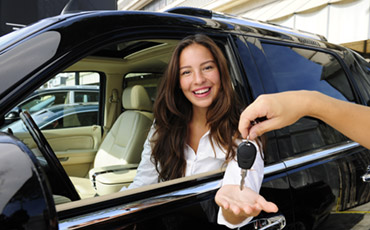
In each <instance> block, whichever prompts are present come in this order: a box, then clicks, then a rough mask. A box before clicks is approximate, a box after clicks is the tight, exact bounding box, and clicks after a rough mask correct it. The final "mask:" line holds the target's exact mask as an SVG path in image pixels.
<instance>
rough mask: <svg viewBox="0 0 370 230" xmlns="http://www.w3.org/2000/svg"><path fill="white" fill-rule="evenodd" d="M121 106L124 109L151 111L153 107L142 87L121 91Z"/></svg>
mask: <svg viewBox="0 0 370 230" xmlns="http://www.w3.org/2000/svg"><path fill="white" fill-rule="evenodd" d="M122 106H123V108H125V109H133V110H144V111H152V108H153V105H152V101H151V100H150V98H149V95H148V93H147V92H146V90H145V88H144V87H143V86H142V85H134V86H130V87H127V88H126V89H124V90H123V94H122Z"/></svg>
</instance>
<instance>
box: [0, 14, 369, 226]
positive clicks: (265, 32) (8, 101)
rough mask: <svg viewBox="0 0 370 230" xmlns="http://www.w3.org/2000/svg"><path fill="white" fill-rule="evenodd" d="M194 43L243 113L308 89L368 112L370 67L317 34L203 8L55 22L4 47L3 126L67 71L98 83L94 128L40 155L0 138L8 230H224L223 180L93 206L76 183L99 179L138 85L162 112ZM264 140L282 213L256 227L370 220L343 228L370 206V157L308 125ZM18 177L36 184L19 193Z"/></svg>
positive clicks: (268, 188)
mask: <svg viewBox="0 0 370 230" xmlns="http://www.w3.org/2000/svg"><path fill="white" fill-rule="evenodd" d="M195 33H204V34H207V35H208V36H210V37H211V38H212V39H214V40H215V41H216V43H217V44H218V45H219V46H220V48H221V49H222V51H223V52H224V54H225V56H226V58H227V60H228V64H229V69H230V74H231V78H232V79H231V81H232V84H233V87H234V89H235V92H236V93H237V95H238V96H239V98H240V101H241V102H242V103H243V104H244V105H245V106H247V105H248V104H250V103H251V102H252V101H253V100H255V99H256V98H257V97H258V96H259V95H261V94H265V93H275V92H282V91H287V90H300V89H305V90H317V91H321V92H323V93H325V94H328V95H330V96H333V97H336V98H339V99H341V100H346V101H350V102H353V103H358V104H362V105H368V104H369V101H370V81H369V78H370V74H369V72H370V71H369V66H370V65H369V63H367V62H366V61H365V60H364V59H362V58H361V57H360V56H359V55H357V54H356V53H354V52H353V51H351V50H349V49H347V48H344V47H342V46H339V45H335V44H330V43H328V42H327V41H325V39H324V38H323V37H321V36H318V35H315V34H310V33H304V32H297V31H293V30H289V29H287V28H282V27H277V26H275V25H271V24H265V23H261V22H257V21H251V20H246V19H243V18H236V17H233V16H229V15H223V14H218V13H216V12H211V11H208V10H202V9H194V8H175V9H171V10H169V11H168V12H163V13H158V12H143V11H101V12H82V13H75V14H66V15H61V16H56V17H53V18H48V19H45V20H42V21H40V22H38V23H36V24H33V25H31V26H29V27H26V28H24V29H21V30H19V31H16V32H14V33H11V34H9V35H6V36H4V37H2V38H0V67H1V69H2V71H1V73H0V79H1V81H2V84H1V86H0V108H1V110H0V117H1V119H0V120H1V121H2V125H4V120H5V119H4V116H5V115H6V114H7V113H8V112H9V111H11V110H12V109H13V107H14V105H17V104H19V103H20V102H21V101H22V100H24V99H25V98H27V96H28V95H31V94H32V92H34V91H35V90H36V89H38V88H39V87H40V86H41V85H42V84H44V83H45V82H46V81H48V80H49V79H50V78H51V76H54V75H56V74H59V73H62V72H70V71H95V72H96V73H99V76H100V77H99V79H100V81H99V91H100V94H99V95H100V96H99V97H100V98H99V110H98V119H97V123H96V124H94V125H91V126H86V127H71V128H63V129H53V130H43V132H42V134H43V136H45V139H40V140H41V142H42V144H44V145H39V144H37V143H36V144H35V143H34V142H33V141H32V138H31V137H30V135H29V134H28V133H27V132H24V133H21V132H20V133H14V134H9V133H6V132H2V133H0V149H1V151H0V152H1V153H0V169H6V170H7V171H6V172H7V173H2V174H0V181H4V182H6V183H4V184H0V191H3V189H4V188H5V187H8V188H9V189H8V190H6V191H7V192H6V194H5V193H4V194H3V193H1V198H0V200H1V201H2V203H0V213H1V214H0V223H1V225H2V226H6V227H9V228H11V227H13V228H21V227H23V228H35V226H37V228H38V229H49V228H50V229H56V228H59V229H72V228H73V229H78V228H94V229H95V228H100V229H113V228H120V229H148V228H153V229H189V228H197V229H198V228H204V229H208V228H212V229H223V228H224V227H223V226H220V225H217V224H216V223H215V221H216V219H215V218H216V216H217V215H216V214H215V213H217V210H218V207H217V205H216V204H215V202H214V195H215V193H216V191H217V189H218V187H219V184H220V182H221V180H222V177H223V170H218V171H214V172H209V173H205V174H201V175H193V176H190V177H185V178H179V179H176V180H171V181H166V182H163V183H159V184H155V185H149V186H144V187H142V188H138V189H134V190H126V191H122V192H118V193H113V194H108V195H103V196H98V197H92V198H89V199H85V200H84V199H82V200H80V197H79V195H78V194H77V192H76V190H75V189H74V187H73V185H72V184H71V181H70V180H69V178H68V176H80V177H84V176H86V175H87V174H88V171H89V170H90V169H91V165H92V164H93V161H94V157H95V154H96V152H97V149H98V148H99V145H100V143H101V142H102V139H103V135H104V133H106V130H107V129H108V130H109V126H110V124H111V123H113V121H114V119H115V117H116V116H115V114H114V113H113V115H112V116H111V114H112V112H111V111H121V109H122V108H121V107H120V108H119V109H113V108H116V106H117V105H119V104H120V103H117V102H119V101H120V97H119V96H118V97H117V95H120V94H121V93H122V91H123V90H124V89H125V88H126V87H128V86H131V85H135V84H140V85H143V86H144V87H145V88H146V89H147V91H148V93H149V95H150V97H151V98H152V99H153V100H154V98H155V93H156V86H157V85H158V82H159V81H160V77H161V75H162V74H163V72H164V70H165V68H166V66H167V63H168V60H169V58H170V55H171V53H172V51H173V48H174V47H175V46H176V44H177V43H178V41H179V40H181V39H182V38H183V37H185V36H186V35H189V34H195ZM15 63H17V64H15ZM18 63H21V65H19V64H18ZM114 92H116V93H114ZM117 92H118V93H117ZM117 113H118V112H117ZM25 120H26V121H28V120H29V119H27V118H26V119H25ZM2 125H0V126H2ZM32 125H33V124H32V122H31V123H30V124H28V126H29V127H31V129H30V132H31V134H32V131H35V130H36V131H35V132H34V133H36V134H38V132H37V127H34V126H32ZM32 127H33V128H32ZM104 127H108V128H107V129H106V128H104ZM142 138H146V136H143V137H142ZM265 139H266V141H267V142H266V144H265V146H264V147H265V151H264V152H265V155H264V156H265V171H264V173H265V177H264V181H263V185H262V188H261V191H260V193H261V194H262V195H263V196H264V197H265V198H266V199H267V200H269V201H272V202H275V203H276V204H277V206H278V207H279V212H278V213H277V214H266V213H261V214H260V215H259V216H258V217H256V218H255V219H254V220H255V221H254V223H256V226H265V225H269V224H271V222H274V223H275V222H276V221H277V222H280V223H281V224H278V225H279V228H280V226H283V225H285V224H286V228H287V229H314V228H318V229H320V228H321V229H325V226H327V224H329V226H330V227H332V228H335V229H348V226H354V225H356V224H359V223H360V222H361V221H362V219H363V218H369V216H368V215H366V212H353V213H352V214H354V215H355V216H356V215H360V217H358V216H356V218H352V219H351V218H349V219H346V218H343V216H344V215H345V213H346V212H348V211H349V210H352V209H353V208H356V207H363V205H366V204H368V202H369V201H370V185H369V183H366V182H364V180H362V176H363V175H365V174H366V173H367V168H368V165H370V153H369V151H368V150H367V149H366V148H364V147H362V146H360V145H359V144H358V143H355V142H353V141H351V140H349V139H348V138H346V137H345V136H343V135H342V134H340V133H338V132H337V131H336V130H334V129H333V128H331V127H330V126H328V125H327V124H325V123H323V122H321V121H319V120H317V119H313V118H309V117H305V118H302V119H300V120H299V121H298V122H296V123H295V124H293V125H292V126H289V127H286V128H283V129H280V130H276V131H273V132H269V133H267V134H266V135H265ZM49 144H50V146H51V148H52V150H51V149H50V148H49ZM37 148H38V149H43V148H46V150H45V149H44V150H42V151H49V153H55V154H56V155H54V158H55V156H56V157H57V158H56V159H59V161H60V162H61V165H62V166H63V167H51V166H50V165H49V167H47V166H45V165H44V164H40V162H39V161H37V159H38V158H36V157H35V156H37V151H35V149H37ZM42 151H41V152H42ZM48 164H49V163H48ZM55 164H56V165H58V164H59V163H55ZM12 165H14V166H17V167H10V166H12ZM108 173H111V172H108ZM113 173H114V172H113ZM14 175H27V176H23V177H19V178H18V180H16V181H15V178H16V176H14ZM54 176H55V177H54ZM123 177H124V176H123ZM55 178H56V179H55ZM59 180H60V181H59ZM62 182H63V183H64V184H63V183H62ZM64 185H65V186H64ZM67 187H68V189H66V188H67ZM30 189H32V191H33V193H29V192H28V191H29V190H30ZM53 198H54V199H53ZM56 198H59V201H58V200H57V199H56ZM60 199H62V201H60ZM66 201H69V202H66ZM36 206H37V208H36ZM21 217H22V218H21ZM350 217H353V216H350ZM361 217H363V218H361ZM343 221H345V223H346V224H343ZM275 224H276V223H275ZM248 227H251V225H247V226H246V227H245V228H246V229H247V228H248ZM252 227H253V226H252ZM365 228H366V227H365ZM366 229H367V228H366Z"/></svg>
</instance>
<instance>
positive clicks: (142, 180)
mask: <svg viewBox="0 0 370 230" xmlns="http://www.w3.org/2000/svg"><path fill="white" fill-rule="evenodd" d="M154 131H155V130H154V126H152V128H151V130H150V132H149V134H148V137H147V139H146V141H145V144H144V150H143V152H142V155H141V161H140V164H139V167H138V169H137V173H136V176H135V179H134V181H133V183H131V184H130V186H129V187H128V188H129V189H131V188H137V187H141V186H144V185H149V184H155V183H158V172H157V171H156V169H155V166H154V164H153V162H152V161H151V159H150V158H151V153H152V150H151V146H150V141H149V140H150V139H151V137H152V135H153V133H154ZM209 135H210V132H209V131H208V132H207V133H205V134H204V135H203V136H202V138H201V139H200V141H199V145H198V149H197V151H196V153H195V152H194V150H193V149H192V148H191V147H190V146H189V145H186V147H185V160H186V171H185V176H190V175H195V174H199V173H204V172H208V171H212V170H216V169H220V168H221V167H222V165H223V163H224V162H225V156H226V155H225V151H224V150H223V149H222V148H220V147H219V146H218V145H217V144H216V143H215V142H214V150H215V152H216V153H215V152H214V150H213V148H212V144H211V142H210V140H209ZM252 143H253V144H255V146H256V149H257V156H256V160H255V162H254V164H253V166H252V168H251V169H252V170H249V171H248V173H247V176H246V178H245V186H246V187H249V188H250V189H252V190H254V191H255V192H257V193H259V190H260V187H261V184H262V180H263V170H264V163H263V160H262V157H261V153H260V151H259V147H258V146H257V145H256V143H254V142H252ZM237 144H239V143H237ZM240 180H241V175H240V168H239V166H238V163H237V161H236V160H231V161H230V162H229V163H228V164H227V168H226V171H225V174H224V178H223V180H222V185H225V184H236V185H239V184H240ZM220 186H221V185H220ZM251 219H252V217H250V218H247V219H246V220H245V221H243V222H242V223H241V224H238V225H232V224H230V223H229V222H227V221H226V220H225V218H224V217H223V215H222V211H221V209H219V212H218V218H217V222H218V224H223V225H226V226H227V227H229V228H236V227H240V226H243V225H245V224H247V223H248V222H249V221H250V220H251Z"/></svg>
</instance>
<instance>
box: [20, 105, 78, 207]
mask: <svg viewBox="0 0 370 230" xmlns="http://www.w3.org/2000/svg"><path fill="white" fill-rule="evenodd" d="M20 118H21V119H22V121H23V123H24V125H25V126H26V128H27V129H28V131H29V132H30V134H31V136H32V138H33V140H34V141H35V142H36V144H37V147H38V148H39V149H40V152H41V153H42V155H43V157H44V158H45V160H46V161H47V163H48V166H49V169H50V171H49V173H47V177H48V178H49V183H50V184H51V187H52V190H53V194H58V195H62V196H66V197H68V198H69V199H71V200H72V201H75V200H80V199H81V198H80V196H79V195H78V193H77V191H76V189H75V187H74V186H73V184H72V182H71V180H70V179H69V177H68V175H67V173H66V172H65V171H64V169H63V166H62V165H61V164H60V162H59V160H58V158H57V157H56V155H55V153H54V151H53V149H52V148H51V146H50V145H49V143H48V141H47V140H46V138H45V136H44V134H42V132H41V130H40V129H39V127H38V126H37V125H36V123H35V121H34V120H33V118H32V117H31V115H30V114H29V113H28V112H27V111H23V112H21V113H20Z"/></svg>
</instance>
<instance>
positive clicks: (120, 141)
mask: <svg viewBox="0 0 370 230" xmlns="http://www.w3.org/2000/svg"><path fill="white" fill-rule="evenodd" d="M122 105H123V108H124V109H125V111H124V112H123V113H122V114H121V115H120V116H119V117H118V118H117V120H116V121H115V123H114V124H113V126H112V128H111V130H110V131H109V132H108V134H107V136H106V137H105V139H104V141H103V143H102V144H101V146H100V149H99V150H98V152H97V154H96V157H95V161H94V168H95V167H103V166H109V165H124V164H135V163H139V162H140V159H141V152H142V150H143V145H144V142H145V140H146V137H147V135H148V132H149V130H150V127H151V125H152V123H153V113H152V106H153V105H152V102H151V100H150V98H149V96H148V93H147V92H146V90H145V88H144V87H143V86H141V85H134V86H132V87H127V88H126V89H125V90H124V91H123V95H122Z"/></svg>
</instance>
